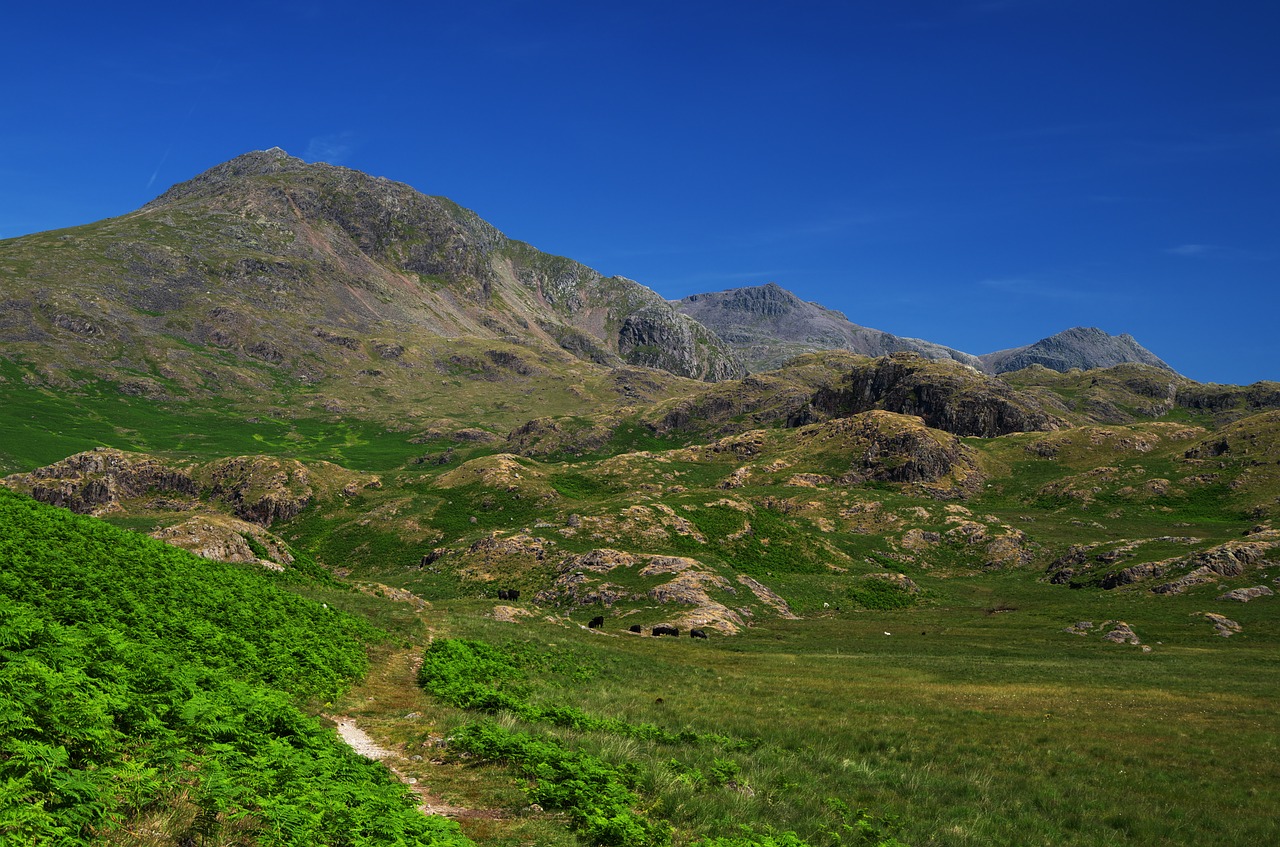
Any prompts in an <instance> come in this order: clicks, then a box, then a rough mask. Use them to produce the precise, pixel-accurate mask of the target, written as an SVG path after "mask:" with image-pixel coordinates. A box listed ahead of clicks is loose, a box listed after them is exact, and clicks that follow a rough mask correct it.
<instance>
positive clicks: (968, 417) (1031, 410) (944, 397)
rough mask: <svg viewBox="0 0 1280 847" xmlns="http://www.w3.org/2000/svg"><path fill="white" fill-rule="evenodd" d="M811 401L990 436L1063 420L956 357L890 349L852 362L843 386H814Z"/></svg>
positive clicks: (1051, 426)
mask: <svg viewBox="0 0 1280 847" xmlns="http://www.w3.org/2000/svg"><path fill="white" fill-rule="evenodd" d="M813 405H814V406H815V407H816V408H819V409H821V410H822V411H824V412H828V413H830V414H832V415H850V414H856V413H858V412H865V411H869V410H871V409H884V410H885V411H889V412H897V413H898V414H902V415H918V416H919V417H921V418H923V419H924V422H925V423H926V424H928V425H929V426H931V427H933V428H935V429H941V430H945V431H947V432H950V433H953V434H955V435H978V436H983V437H992V436H997V435H1006V434H1008V433H1010V432H1031V431H1050V430H1055V429H1060V428H1062V427H1063V426H1065V422H1064V421H1063V420H1061V419H1060V418H1058V417H1056V416H1055V415H1053V414H1050V413H1049V412H1048V411H1046V410H1045V409H1043V408H1041V407H1039V406H1037V405H1036V404H1035V403H1034V402H1033V401H1031V400H1027V399H1025V398H1023V397H1020V396H1018V394H1017V393H1016V392H1015V391H1014V390H1013V389H1012V388H1010V387H1009V386H1007V385H1005V384H1004V383H1003V382H1000V381H999V380H997V379H994V378H992V377H989V376H986V375H985V374H981V373H978V372H977V371H975V370H973V369H972V368H968V367H965V366H964V365H962V364H960V363H958V362H930V361H927V360H925V359H923V358H921V357H920V356H917V355H914V354H911V353H894V354H893V355H891V356H884V357H881V358H879V359H876V360H875V361H874V362H870V363H868V364H866V365H863V366H860V367H857V368H855V369H854V370H853V371H852V372H851V373H850V374H849V376H848V378H847V380H846V383H845V385H844V386H842V387H840V388H839V389H834V390H823V391H819V392H818V393H817V394H815V395H814V399H813Z"/></svg>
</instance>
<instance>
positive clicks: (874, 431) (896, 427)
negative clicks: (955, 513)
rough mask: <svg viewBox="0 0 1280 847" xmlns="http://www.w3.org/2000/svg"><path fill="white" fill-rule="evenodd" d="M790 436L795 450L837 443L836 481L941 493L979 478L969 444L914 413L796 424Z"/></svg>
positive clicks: (971, 487)
mask: <svg viewBox="0 0 1280 847" xmlns="http://www.w3.org/2000/svg"><path fill="white" fill-rule="evenodd" d="M747 435H750V433H747ZM741 437H746V436H741ZM795 441H796V444H797V446H798V447H799V449H800V450H801V451H803V452H802V453H801V455H804V454H807V453H810V452H812V453H827V452H830V451H832V450H834V449H837V448H838V449H839V452H841V453H842V454H844V455H847V456H848V457H849V470H848V471H847V472H846V473H845V474H843V475H842V476H840V477H839V478H838V479H837V480H836V481H837V482H839V483H840V484H842V485H861V484H863V483H866V482H870V481H876V482H894V483H905V484H914V485H916V487H917V488H918V489H919V490H920V491H921V492H922V493H927V494H931V495H933V496H944V497H946V496H962V495H966V494H969V493H972V492H974V491H976V490H977V488H978V487H979V486H980V484H981V483H982V480H983V479H984V477H983V474H982V472H981V471H980V469H979V466H978V459H977V455H976V453H975V452H974V451H973V449H972V448H970V447H968V446H966V445H964V444H962V443H961V442H960V440H959V439H958V438H956V437H955V436H954V435H951V434H949V433H946V432H942V431H939V430H936V429H930V428H929V427H927V426H925V424H924V422H923V421H921V419H920V418H918V417H912V416H907V415H899V414H895V413H891V412H882V411H872V412H864V413H862V414H859V415H854V416H853V417H848V418H839V419H837V420H833V421H827V422H826V423H821V424H812V425H810V426H806V427H801V428H800V429H798V430H797V431H796V435H795ZM792 478H794V475H792Z"/></svg>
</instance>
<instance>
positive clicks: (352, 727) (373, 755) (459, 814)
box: [332, 715, 502, 820]
mask: <svg viewBox="0 0 1280 847" xmlns="http://www.w3.org/2000/svg"><path fill="white" fill-rule="evenodd" d="M332 720H333V721H334V722H335V723H336V724H337V725H338V734H339V735H341V736H342V740H343V741H345V742H347V744H348V745H349V746H350V747H351V749H352V750H355V751H356V752H357V753H359V754H360V755H361V756H364V757H365V758H366V759H373V760H374V761H378V762H382V763H383V764H384V765H386V766H387V770H389V771H391V772H392V773H393V774H395V775H396V778H397V779H399V780H400V781H401V782H403V783H404V784H405V785H406V786H408V788H409V790H410V791H412V792H413V793H414V794H416V795H417V796H418V800H419V801H420V802H419V803H418V809H419V811H421V812H422V813H423V814H427V815H443V816H444V817H446V818H486V819H490V820H492V819H496V818H500V817H502V813H501V812H499V811H496V810H494V809H467V808H463V807H461V806H450V805H449V804H448V803H446V802H444V800H443V799H441V798H440V797H437V796H436V795H434V794H432V793H431V792H430V791H429V790H428V789H427V788H426V787H425V786H423V785H420V784H418V781H417V780H416V779H415V778H413V777H411V776H406V775H405V773H404V772H403V771H402V770H401V769H400V768H399V767H397V762H398V760H399V759H400V758H401V756H400V755H399V754H398V753H395V752H393V751H391V750H388V749H387V748H385V747H383V746H381V745H380V744H378V742H376V741H374V740H373V738H372V737H371V736H370V735H369V733H367V732H365V731H364V730H363V729H361V728H360V727H359V726H357V725H356V722H355V719H354V718H351V717H348V716H346V715H339V716H337V717H334V718H332Z"/></svg>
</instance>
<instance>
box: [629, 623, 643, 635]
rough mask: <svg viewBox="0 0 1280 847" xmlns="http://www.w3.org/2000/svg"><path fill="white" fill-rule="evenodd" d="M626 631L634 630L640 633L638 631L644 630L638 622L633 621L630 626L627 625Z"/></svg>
mask: <svg viewBox="0 0 1280 847" xmlns="http://www.w3.org/2000/svg"><path fill="white" fill-rule="evenodd" d="M628 631H629V632H634V633H640V632H643V631H644V630H643V629H642V628H641V626H640V624H638V623H633V624H632V625H631V626H630V627H628Z"/></svg>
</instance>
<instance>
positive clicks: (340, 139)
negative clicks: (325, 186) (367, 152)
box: [302, 130, 358, 165]
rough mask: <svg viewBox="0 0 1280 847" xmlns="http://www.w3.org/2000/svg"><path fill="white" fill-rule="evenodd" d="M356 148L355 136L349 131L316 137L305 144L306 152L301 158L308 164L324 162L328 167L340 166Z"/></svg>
mask: <svg viewBox="0 0 1280 847" xmlns="http://www.w3.org/2000/svg"><path fill="white" fill-rule="evenodd" d="M357 146H358V139H357V138H356V134H355V133H354V132H351V131H350V130H348V131H346V132H338V133H333V134H332V135H317V136H314V137H313V138H312V139H311V140H310V141H308V142H307V149H306V152H305V153H303V154H302V158H304V159H306V160H307V161H308V162H326V163H328V164H330V165H341V164H342V163H343V162H345V161H346V160H347V157H348V156H350V155H351V154H352V153H353V152H354V151H355V149H356V147H357Z"/></svg>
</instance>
